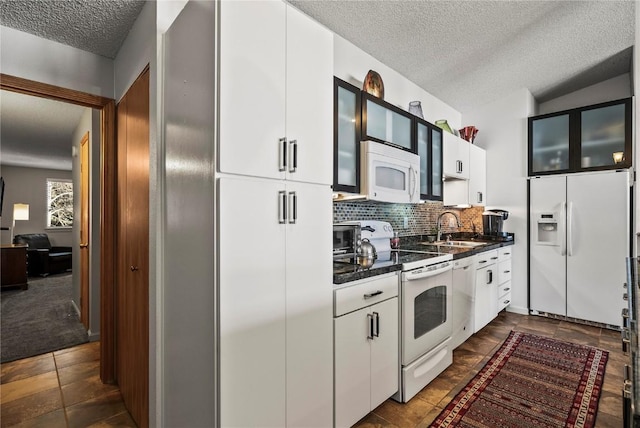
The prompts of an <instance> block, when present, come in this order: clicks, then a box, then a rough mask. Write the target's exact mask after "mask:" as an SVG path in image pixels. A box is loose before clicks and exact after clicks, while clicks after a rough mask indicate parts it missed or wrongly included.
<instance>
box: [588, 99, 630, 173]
mask: <svg viewBox="0 0 640 428" xmlns="http://www.w3.org/2000/svg"><path fill="white" fill-rule="evenodd" d="M625 119H626V106H625V104H617V105H611V106H607V107H601V108H594V109H590V110H585V111H582V112H581V113H580V167H581V168H593V167H602V166H615V165H617V164H622V163H624V161H625V159H624V157H625V151H626V150H625V149H626V147H625V142H626V126H625V125H626V120H625Z"/></svg>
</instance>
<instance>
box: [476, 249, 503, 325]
mask: <svg viewBox="0 0 640 428" xmlns="http://www.w3.org/2000/svg"><path fill="white" fill-rule="evenodd" d="M497 260H498V251H497V250H491V251H485V252H484V253H480V254H478V255H477V259H476V273H475V276H476V280H475V293H474V296H475V304H474V306H475V308H474V332H475V333H477V332H478V331H480V330H481V329H482V328H483V327H484V326H485V325H487V324H489V322H491V320H492V319H494V318H495V317H496V315H497V313H498V305H497V293H498V291H497V286H498V275H497V272H496V267H497Z"/></svg>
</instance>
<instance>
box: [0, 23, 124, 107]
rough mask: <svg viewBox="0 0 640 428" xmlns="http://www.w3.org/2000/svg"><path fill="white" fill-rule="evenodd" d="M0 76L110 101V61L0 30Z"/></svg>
mask: <svg viewBox="0 0 640 428" xmlns="http://www.w3.org/2000/svg"><path fill="white" fill-rule="evenodd" d="M0 72H2V73H4V74H9V75H12V76H16V77H22V78H25V79H30V80H35V81H37V82H42V83H49V84H51V85H56V86H61V87H63V88H68V89H75V90H77V91H83V92H87V93H90V94H94V95H100V96H103V97H108V98H113V61H112V60H110V59H109V58H105V57H103V56H100V55H95V54H92V53H89V52H85V51H82V50H80V49H76V48H72V47H70V46H66V45H63V44H61V43H58V42H53V41H50V40H46V39H43V38H40V37H37V36H33V35H31V34H27V33H23V32H22V31H18V30H14V29H12V28H8V27H2V26H0Z"/></svg>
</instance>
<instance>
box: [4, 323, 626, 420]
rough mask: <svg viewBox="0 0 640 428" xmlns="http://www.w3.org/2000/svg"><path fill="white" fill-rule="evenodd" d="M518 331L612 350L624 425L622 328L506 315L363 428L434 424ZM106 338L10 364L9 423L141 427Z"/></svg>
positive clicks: (610, 406) (609, 384)
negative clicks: (111, 380)
mask: <svg viewBox="0 0 640 428" xmlns="http://www.w3.org/2000/svg"><path fill="white" fill-rule="evenodd" d="M511 330H518V331H524V332H528V333H534V334H539V335H544V336H550V337H555V338H558V339H563V340H566V341H569V342H575V343H581V344H584V345H590V346H597V347H599V348H602V349H606V350H608V351H609V352H610V354H609V361H608V363H607V368H606V373H605V378H604V385H603V391H602V396H601V398H600V404H599V409H598V416H597V419H596V428H608V427H621V426H622V399H621V388H622V379H623V377H622V376H623V375H622V369H623V367H624V364H625V356H624V354H623V353H622V350H621V342H620V333H619V332H616V331H612V330H607V329H601V328H597V327H589V326H584V325H581V324H574V323H569V322H566V321H560V320H552V319H547V318H542V317H536V316H526V315H517V314H512V313H508V312H504V311H503V312H501V313H500V314H499V315H498V317H497V318H496V319H495V320H493V321H492V322H491V323H490V324H489V325H488V326H486V327H485V328H484V329H482V330H481V331H479V332H478V333H476V334H474V335H473V336H472V337H471V338H470V339H469V340H467V341H466V342H465V343H464V344H462V345H461V346H460V347H458V348H457V349H456V350H455V351H454V354H453V364H452V365H451V366H450V367H449V368H448V369H447V370H445V371H444V372H443V373H442V374H440V376H438V377H437V378H436V379H435V380H434V381H433V382H431V383H430V384H429V385H427V386H426V387H425V388H424V389H423V390H422V391H421V392H420V393H418V395H417V396H416V397H414V398H413V399H412V400H411V401H410V402H409V403H406V404H401V403H397V402H395V401H393V400H387V401H386V402H384V403H383V404H382V405H380V406H379V407H378V408H376V409H375V410H374V411H373V412H371V413H370V414H369V415H367V416H366V417H365V418H363V419H362V420H361V421H360V422H359V423H358V424H357V425H356V426H357V427H358V428H365V427H367V428H369V427H380V428H382V427H384V428H393V427H397V428H410V427H428V426H429V424H430V423H431V422H432V421H433V419H435V417H436V416H437V415H438V414H439V413H440V411H441V410H442V408H443V407H444V406H445V405H446V404H447V403H448V402H449V401H450V400H451V399H452V398H453V397H454V396H455V394H456V393H457V392H459V391H460V390H461V389H462V388H463V387H464V386H465V385H466V384H467V382H468V381H469V380H471V378H472V377H473V376H474V375H475V374H476V373H477V372H478V371H479V370H480V369H481V368H482V367H483V366H484V364H485V363H486V362H487V361H488V360H489V358H490V357H491V355H493V353H494V352H495V351H496V350H497V349H498V347H499V346H500V345H501V344H502V342H503V341H504V340H505V339H506V338H507V336H508V334H509V332H510V331H511ZM99 350H100V344H99V342H94V343H88V344H84V345H80V346H76V347H74V348H69V349H65V350H62V351H57V352H53V353H48V354H43V355H40V356H37V357H32V358H26V359H24V360H19V361H14V362H11V363H5V364H2V366H1V369H2V375H1V382H0V423H1V426H2V427H9V426H20V427H47V428H49V427H89V426H92V427H109V426H120V427H135V423H134V422H133V420H132V419H131V417H130V416H129V413H128V412H127V410H126V408H125V406H124V403H123V402H122V397H121V395H120V391H119V389H118V387H117V386H114V385H103V384H102V383H101V382H100V378H99V375H98V374H99V355H100V352H99Z"/></svg>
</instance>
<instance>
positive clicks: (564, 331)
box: [355, 311, 626, 428]
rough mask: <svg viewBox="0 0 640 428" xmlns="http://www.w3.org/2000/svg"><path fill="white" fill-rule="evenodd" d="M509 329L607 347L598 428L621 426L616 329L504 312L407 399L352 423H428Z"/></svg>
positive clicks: (393, 427)
mask: <svg viewBox="0 0 640 428" xmlns="http://www.w3.org/2000/svg"><path fill="white" fill-rule="evenodd" d="M511 330H517V331H522V332H526V333H533V334H538V335H540V336H548V337H554V338H557V339H562V340H565V341H567V342H574V343H580V344H583V345H589V346H595V347H598V348H601V349H605V350H607V351H609V360H608V362H607V367H606V371H605V377H604V385H603V390H602V395H601V396H600V403H599V407H598V414H597V417H596V425H595V426H596V428H613V427H616V428H617V427H622V395H621V391H622V381H623V372H622V370H623V367H624V364H625V361H626V360H625V358H626V357H625V356H624V354H623V353H622V342H621V340H620V332H616V331H613V330H607V329H601V328H597V327H590V326H586V325H582V324H575V323H570V322H566V321H560V320H553V319H548V318H543V317H538V316H533V315H518V314H513V313H509V312H505V311H502V312H500V314H499V315H498V317H497V318H496V319H494V320H493V321H492V322H491V323H490V324H489V325H487V326H486V327H485V328H483V329H482V330H480V331H479V332H478V333H476V334H474V335H473V336H471V338H469V340H467V341H466V342H465V343H463V344H462V345H460V346H459V347H458V348H457V349H456V350H454V352H453V364H452V365H451V366H449V367H448V368H447V370H445V371H444V372H442V373H441V374H440V376H438V377H437V378H436V379H435V380H434V381H433V382H431V383H430V384H429V385H427V386H426V387H425V388H424V389H423V390H422V391H420V392H419V393H418V394H417V395H416V396H415V397H414V398H413V399H411V400H410V401H409V402H408V403H406V404H402V403H397V402H395V401H393V400H387V401H385V402H384V403H382V404H381V405H380V406H378V407H377V408H376V409H375V410H374V411H373V412H371V413H370V414H369V415H367V416H366V417H364V418H363V419H362V420H360V422H358V423H357V424H356V425H355V426H356V427H358V428H372V427H376V428H413V427H415V428H423V427H428V426H429V424H431V422H433V420H434V419H435V418H436V417H437V416H438V415H439V414H440V412H441V411H442V409H443V408H444V407H445V406H446V405H447V404H448V403H449V402H450V401H451V400H452V399H453V398H454V397H455V395H456V394H457V393H458V392H460V391H461V390H462V388H463V387H464V386H465V385H466V384H467V383H468V382H469V381H470V380H471V379H472V378H473V377H474V376H475V375H476V373H478V372H479V371H480V369H482V367H483V366H484V365H485V364H486V363H487V362H488V361H489V359H490V357H491V356H492V355H493V353H494V352H495V351H496V350H497V349H498V348H499V347H500V345H501V344H502V342H503V341H504V340H505V339H506V338H507V336H508V335H509V332H511Z"/></svg>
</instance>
